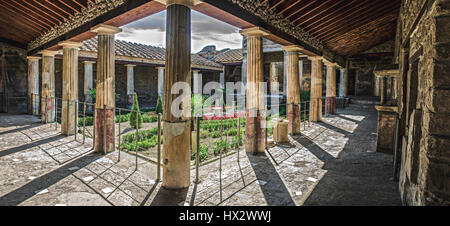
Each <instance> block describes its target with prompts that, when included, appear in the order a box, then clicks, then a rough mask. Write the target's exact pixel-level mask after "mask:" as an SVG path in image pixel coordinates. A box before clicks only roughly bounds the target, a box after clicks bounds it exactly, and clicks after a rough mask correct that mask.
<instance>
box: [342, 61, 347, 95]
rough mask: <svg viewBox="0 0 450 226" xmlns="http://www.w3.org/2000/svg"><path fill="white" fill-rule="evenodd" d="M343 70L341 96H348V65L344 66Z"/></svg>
mask: <svg viewBox="0 0 450 226" xmlns="http://www.w3.org/2000/svg"><path fill="white" fill-rule="evenodd" d="M343 70H344V72H343V74H344V75H343V80H342V81H343V85H342V94H343V96H344V97H347V96H348V66H347V67H346V68H345V69H343Z"/></svg>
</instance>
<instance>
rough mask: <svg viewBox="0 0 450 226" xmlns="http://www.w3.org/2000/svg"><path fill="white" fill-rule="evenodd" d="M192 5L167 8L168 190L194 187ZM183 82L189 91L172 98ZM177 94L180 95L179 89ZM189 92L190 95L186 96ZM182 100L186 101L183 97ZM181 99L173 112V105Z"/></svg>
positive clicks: (165, 153)
mask: <svg viewBox="0 0 450 226" xmlns="http://www.w3.org/2000/svg"><path fill="white" fill-rule="evenodd" d="M187 2H188V1H181V0H179V1H172V4H170V5H168V6H167V19H166V72H165V75H164V98H165V99H164V116H163V120H164V124H163V128H164V131H163V134H164V148H163V159H164V161H163V184H162V186H163V187H164V188H167V189H183V188H187V187H189V184H190V170H189V169H190V168H189V167H190V140H191V120H190V117H189V115H186V114H185V113H187V111H189V112H190V109H188V108H187V106H186V105H185V104H188V102H189V103H190V97H191V94H190V91H191V89H190V84H192V83H191V9H190V8H189V6H190V5H186V3H187ZM177 82H182V83H184V84H186V85H188V86H189V89H185V90H182V91H180V92H174V93H178V94H172V89H174V88H175V87H174V84H175V83H177ZM177 91H179V90H178V89H177ZM185 92H188V93H185ZM181 96H182V97H181ZM179 97H181V98H182V99H183V101H182V103H181V104H179V105H178V106H176V108H177V109H180V110H181V111H180V112H178V113H176V112H173V111H172V110H173V107H172V104H176V99H177V98H179Z"/></svg>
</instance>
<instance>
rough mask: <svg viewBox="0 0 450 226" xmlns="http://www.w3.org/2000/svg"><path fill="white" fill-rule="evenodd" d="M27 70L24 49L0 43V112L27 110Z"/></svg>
mask: <svg viewBox="0 0 450 226" xmlns="http://www.w3.org/2000/svg"><path fill="white" fill-rule="evenodd" d="M27 71H28V63H27V53H26V51H25V50H23V49H19V48H16V47H12V46H10V45H7V44H3V43H0V80H1V81H0V93H3V94H4V95H0V105H3V104H5V105H4V106H0V108H4V109H0V112H2V111H6V110H7V111H8V112H9V113H26V112H27V101H28V98H27V92H28V90H27V87H28V81H27V77H28V72H27ZM6 105H7V106H6Z"/></svg>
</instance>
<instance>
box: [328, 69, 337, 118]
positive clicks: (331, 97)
mask: <svg viewBox="0 0 450 226" xmlns="http://www.w3.org/2000/svg"><path fill="white" fill-rule="evenodd" d="M325 64H326V65H327V81H326V82H327V86H326V92H327V94H326V99H325V114H326V115H334V114H336V66H337V64H336V63H330V62H327V63H325Z"/></svg>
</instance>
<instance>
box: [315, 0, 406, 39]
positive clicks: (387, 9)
mask: <svg viewBox="0 0 450 226" xmlns="http://www.w3.org/2000/svg"><path fill="white" fill-rule="evenodd" d="M399 6H400V3H399V2H398V1H391V2H389V3H387V4H385V5H382V6H381V7H379V8H376V9H374V10H373V11H371V12H370V13H367V14H365V15H363V16H361V17H359V18H358V20H354V21H353V22H352V23H346V24H342V25H340V26H337V27H335V28H333V29H331V30H329V31H327V32H326V33H323V34H321V35H318V36H316V37H317V38H319V39H322V40H329V39H332V38H333V37H336V36H339V35H342V34H345V33H347V32H349V31H352V30H353V29H357V28H358V27H361V26H364V25H366V24H368V23H370V22H372V21H375V20H377V19H379V18H381V17H383V15H386V14H390V13H392V12H393V11H397V9H398V7H399Z"/></svg>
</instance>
